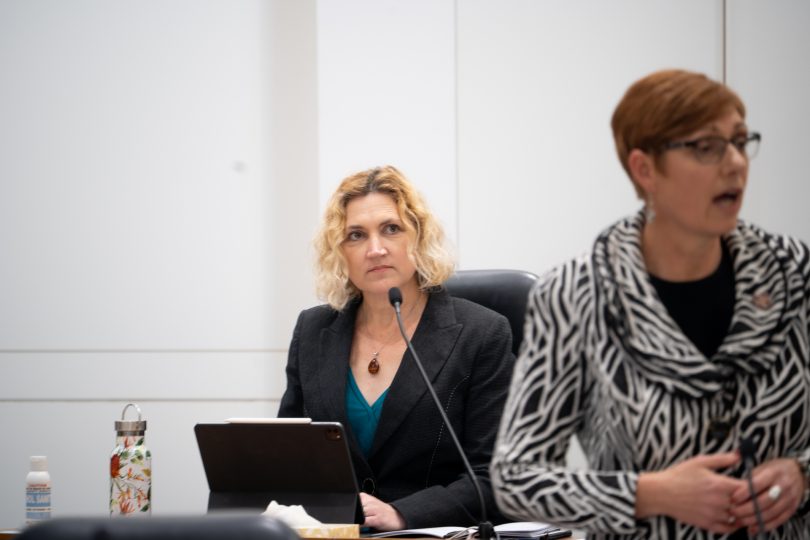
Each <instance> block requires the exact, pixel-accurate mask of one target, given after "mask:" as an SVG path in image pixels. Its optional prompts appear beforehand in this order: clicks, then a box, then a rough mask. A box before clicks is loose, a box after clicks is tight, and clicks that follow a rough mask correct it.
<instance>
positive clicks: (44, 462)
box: [31, 456, 48, 472]
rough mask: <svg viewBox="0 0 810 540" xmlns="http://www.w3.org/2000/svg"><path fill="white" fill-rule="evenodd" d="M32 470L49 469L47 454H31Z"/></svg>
mask: <svg viewBox="0 0 810 540" xmlns="http://www.w3.org/2000/svg"><path fill="white" fill-rule="evenodd" d="M31 470H32V471H36V472H41V471H47V470H48V457H47V456H31Z"/></svg>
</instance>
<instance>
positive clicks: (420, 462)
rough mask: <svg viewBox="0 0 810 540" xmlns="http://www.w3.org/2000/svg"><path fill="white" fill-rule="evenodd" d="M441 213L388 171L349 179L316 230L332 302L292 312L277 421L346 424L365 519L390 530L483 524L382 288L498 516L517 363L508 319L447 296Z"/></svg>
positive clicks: (323, 284) (321, 272) (321, 286)
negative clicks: (397, 305) (504, 419)
mask: <svg viewBox="0 0 810 540" xmlns="http://www.w3.org/2000/svg"><path fill="white" fill-rule="evenodd" d="M443 238H444V234H443V232H442V229H441V227H440V225H439V223H438V220H437V219H436V218H435V217H434V216H433V214H431V213H430V211H429V210H428V209H427V207H426V205H425V203H424V201H423V200H422V198H421V196H420V195H419V193H418V192H417V191H416V189H415V188H414V187H413V185H412V184H411V183H410V182H409V181H408V180H407V179H406V178H405V176H404V175H403V174H402V173H401V172H400V171H398V170H397V169H396V168H394V167H390V166H388V167H378V168H375V169H370V170H367V171H361V172H359V173H357V174H353V175H351V176H349V177H348V178H346V179H345V180H343V182H342V183H341V184H340V186H339V187H338V189H337V190H336V191H335V193H334V194H333V196H332V198H331V199H330V201H329V203H328V205H327V208H326V211H325V214H324V220H323V225H322V227H321V230H320V232H319V233H318V235H317V240H316V249H317V252H318V263H317V271H318V279H317V280H318V291H319V294H320V296H321V297H322V298H323V299H324V300H325V301H326V302H327V304H326V305H322V306H318V307H314V308H311V309H307V310H304V311H303V312H301V314H300V316H299V317H298V323H297V324H296V326H295V331H294V333H293V339H292V343H291V345H290V353H289V359H288V362H287V390H286V392H285V393H284V396H283V397H282V399H281V406H280V407H279V413H278V414H279V416H286V417H290V416H299V417H300V416H304V417H309V418H312V419H313V420H318V421H339V422H342V423H343V425H344V427H345V428H346V431H347V439H348V443H349V449H350V451H351V454H352V460H353V463H354V468H355V473H356V474H357V476H358V478H357V479H358V483H359V485H360V487H361V489H362V490H363V493H362V494H361V502H362V504H363V511H364V513H365V516H366V521H365V525H366V526H368V527H372V528H374V529H379V530H395V529H404V528H414V527H431V526H439V525H460V526H468V525H475V524H477V523H478V521H479V519H480V515H481V514H480V511H481V509H480V505H479V499H478V497H477V495H476V491H475V489H474V486H473V484H472V483H471V481H470V479H469V478H468V477H467V474H466V472H465V470H464V465H463V461H462V459H461V457H460V456H459V454H458V452H457V451H456V448H455V447H454V446H453V443H452V440H451V439H450V437H449V435H448V433H447V429H446V428H445V426H444V425H443V423H442V418H441V416H440V414H439V412H438V410H437V409H436V406H435V404H434V402H433V400H432V399H431V397H430V394H429V393H428V392H427V389H426V387H425V384H424V382H423V381H422V379H421V378H420V375H419V372H418V370H417V368H416V366H415V364H414V362H413V359H412V358H410V353H407V352H406V349H405V347H406V346H405V343H404V341H403V339H402V337H401V336H400V332H399V329H398V326H397V322H396V318H395V317H394V310H393V308H392V307H391V305H390V303H389V300H388V291H389V289H391V288H392V287H398V288H399V289H400V290H401V292H402V296H403V303H402V316H403V319H404V326H405V327H406V330H407V332H408V334H409V335H410V337H411V338H412V341H413V345H414V348H415V349H416V350H417V351H419V354H420V359H421V360H422V363H423V364H424V367H425V371H426V372H427V373H428V376H429V377H430V378H431V380H432V383H433V386H434V388H435V389H436V394H437V395H438V397H439V399H440V401H441V402H442V405H443V408H444V410H445V413H446V414H447V416H448V418H449V420H450V422H451V424H453V427H454V428H455V431H456V432H457V433H458V436H459V440H460V442H461V444H462V446H463V447H464V450H465V452H466V454H467V457H468V460H469V462H470V464H471V465H472V467H473V469H474V470H475V473H476V476H477V478H478V481H479V483H480V484H481V488H482V491H483V495H484V504H486V505H487V516H488V517H490V516H491V520H492V521H495V522H497V521H499V517H498V516H499V514H498V512H497V507H496V506H495V502H494V499H493V497H492V489H491V487H490V481H489V462H490V459H491V458H492V447H493V445H494V442H495V432H496V430H497V425H498V420H499V419H500V414H501V410H502V409H503V404H504V402H505V400H506V393H507V391H508V387H509V378H510V376H511V373H512V367H513V365H514V355H513V354H512V333H511V330H510V328H509V323H508V322H507V320H506V318H505V317H503V316H502V315H500V314H497V313H495V312H494V311H490V310H489V309H487V308H484V307H482V306H479V305H478V304H474V303H472V302H468V301H466V300H462V299H459V298H452V297H450V295H449V294H448V293H447V291H446V290H445V289H444V288H443V287H442V284H443V283H444V281H445V280H446V279H447V278H448V277H450V275H451V273H452V271H453V261H452V259H451V258H450V256H449V254H448V252H447V251H446V250H445V248H444V246H443Z"/></svg>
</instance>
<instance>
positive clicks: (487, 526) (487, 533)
mask: <svg viewBox="0 0 810 540" xmlns="http://www.w3.org/2000/svg"><path fill="white" fill-rule="evenodd" d="M388 300H389V302H391V305H392V306H394V314H395V315H396V317H397V324H398V325H399V332H400V333H401V334H402V338H403V339H404V340H405V343H406V344H407V345H408V349H409V350H410V351H411V355H412V356H413V360H414V363H415V364H416V367H417V368H418V369H419V373H420V374H421V375H422V379H423V380H424V381H425V386H427V389H428V392H430V396H431V397H432V398H433V402H434V403H435V404H436V409H437V410H438V411H439V414H440V415H441V417H442V421H443V422H444V425H445V426H447V432H448V433H449V434H450V437H451V438H452V439H453V444H454V445H455V447H456V450H457V451H458V454H459V456H461V461H462V462H463V463H464V468H465V469H466V471H467V475H468V476H469V477H470V480H471V481H472V483H473V486H474V487H475V493H476V494H477V495H478V504H479V505H480V506H481V521H480V523H479V524H478V538H479V539H480V540H495V538H496V536H495V528H494V527H493V526H492V523H490V522H489V521H487V507H486V504H485V503H484V493H483V491H481V485H480V484H479V483H478V479H477V478H476V477H475V473H474V472H473V469H472V466H471V465H470V462H469V460H468V459H467V455H466V454H465V453H464V449H463V448H462V447H461V443H460V442H459V441H458V437H457V436H456V432H455V430H454V429H453V426H452V425H451V424H450V419H449V418H447V414H446V413H445V412H444V408H443V407H442V403H441V401H439V397H438V396H437V395H436V391H435V390H434V389H433V385H432V384H431V383H430V379H429V378H428V376H427V373H426V372H425V368H424V367H423V366H422V361H421V360H419V355H418V354H416V349H414V348H413V345H412V344H411V340H410V339H408V333H407V332H406V331H405V325H404V323H403V322H402V313H401V309H400V308H401V306H402V293H401V292H400V290H399V289H398V288H397V287H392V288H391V289H389V290H388Z"/></svg>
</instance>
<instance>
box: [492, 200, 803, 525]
mask: <svg viewBox="0 0 810 540" xmlns="http://www.w3.org/2000/svg"><path fill="white" fill-rule="evenodd" d="M643 223H644V217H643V214H642V213H639V214H637V215H636V216H634V217H630V218H627V219H625V220H623V221H620V222H618V223H616V224H615V225H613V226H612V227H610V228H608V229H607V230H606V231H605V232H604V233H602V234H601V235H600V236H599V237H598V238H597V240H596V242H595V244H594V246H593V249H592V250H591V252H590V253H588V254H585V255H583V256H581V257H580V258H577V259H574V260H572V261H569V262H568V263H566V264H564V265H562V266H560V267H558V268H556V269H554V270H552V271H551V272H549V273H548V274H546V275H545V276H544V277H543V278H541V280H540V281H539V282H538V284H537V285H536V286H535V288H534V290H533V291H532V293H531V295H530V299H529V307H528V309H527V315H526V323H525V337H524V342H523V345H522V348H521V353H520V357H519V359H518V362H517V365H516V368H515V372H514V375H513V379H512V385H511V389H510V395H509V398H508V401H507V404H506V407H505V410H504V415H503V419H502V421H501V426H500V430H499V434H498V439H497V443H496V448H495V453H494V458H493V461H492V465H491V476H492V483H493V488H494V490H495V495H496V499H497V501H498V504H499V506H500V507H501V509H502V510H503V511H504V513H505V514H507V515H510V516H512V517H513V518H516V519H530V520H541V521H549V522H553V523H556V524H560V525H563V526H567V527H571V528H577V529H583V530H586V531H587V532H588V538H589V540H590V539H592V538H601V539H630V538H639V539H640V538H661V539H664V538H666V539H669V538H678V539H710V538H723V536H722V535H714V534H712V533H709V532H706V531H703V530H699V529H697V528H695V527H692V526H689V525H687V524H684V523H680V522H676V521H675V520H673V519H671V518H668V517H664V516H658V517H654V518H650V519H643V520H638V519H636V518H635V516H634V512H635V495H636V484H637V480H638V475H639V473H640V472H642V471H645V470H660V469H664V468H666V467H668V466H670V465H673V464H675V463H678V462H679V461H682V460H684V459H686V458H688V457H692V456H695V455H697V454H707V453H715V452H728V451H733V450H735V449H737V448H738V447H739V441H740V439H741V438H743V437H749V438H752V439H753V440H754V441H755V445H756V459H757V461H758V462H761V461H764V460H768V459H773V458H777V457H784V456H794V457H796V458H797V459H799V460H800V462H802V463H803V464H805V465H806V464H807V463H808V461H810V344H809V343H808V342H809V341H810V259H808V249H807V247H806V246H805V245H804V244H802V243H801V242H798V241H796V240H794V239H791V238H789V237H785V236H776V235H771V234H768V233H766V232H764V231H762V230H761V229H759V228H757V227H754V226H752V225H749V224H745V223H740V224H739V225H738V227H737V228H736V229H735V230H734V231H732V232H731V233H730V234H729V235H727V236H726V237H725V238H724V241H725V242H726V243H727V246H728V248H729V251H730V253H731V255H732V258H733V267H734V274H735V298H736V300H735V307H734V315H733V319H732V323H731V328H730V329H729V333H728V335H727V336H726V338H725V340H724V342H723V343H722V345H721V346H720V348H719V350H718V351H717V353H715V355H714V356H713V357H712V358H706V357H704V356H703V355H702V354H701V353H700V352H699V351H698V350H697V348H696V347H695V346H694V345H693V344H692V343H691V342H690V341H689V339H688V338H687V337H686V336H684V335H683V333H682V332H681V330H680V329H679V327H678V326H677V324H676V323H675V322H674V321H673V320H672V318H671V317H670V316H669V314H668V312H667V310H666V308H665V307H664V306H663V304H662V303H661V301H660V300H659V298H658V296H657V294H656V292H655V289H654V287H653V285H652V284H651V282H650V280H649V276H648V273H647V271H646V269H645V265H644V260H643V258H642V254H641V240H640V238H641V229H642V227H643ZM716 419H725V421H726V422H727V428H728V430H727V434H726V435H725V436H721V437H716V436H712V434H711V433H710V430H709V425H710V424H711V422H712V421H713V420H716ZM573 434H576V435H577V436H578V438H579V440H580V442H581V444H582V447H583V450H584V452H585V455H586V456H587V458H588V461H589V466H590V468H589V469H588V470H579V471H574V470H568V469H566V467H565V455H566V451H567V448H568V443H569V439H570V437H571V435H573ZM725 472H727V473H728V474H731V475H734V476H740V475H741V474H742V466H740V468H739V469H738V470H728V471H725ZM806 506H807V505H805V507H804V508H801V509H800V510H799V512H797V514H796V515H795V516H793V518H791V519H790V520H789V521H788V522H787V523H785V524H784V525H783V526H782V527H780V528H779V529H778V530H777V531H772V532H771V533H770V535H769V536H768V538H795V539H799V538H802V539H804V538H810V519H808V518H807V517H806V514H805V510H806Z"/></svg>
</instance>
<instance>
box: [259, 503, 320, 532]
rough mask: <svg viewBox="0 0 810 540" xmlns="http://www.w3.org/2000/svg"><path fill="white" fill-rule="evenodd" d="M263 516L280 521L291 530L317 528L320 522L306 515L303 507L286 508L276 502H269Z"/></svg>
mask: <svg viewBox="0 0 810 540" xmlns="http://www.w3.org/2000/svg"><path fill="white" fill-rule="evenodd" d="M263 514H264V515H265V516H270V517H274V518H276V519H280V520H281V521H283V522H284V523H286V524H287V525H289V526H290V527H292V528H293V529H294V528H296V527H317V526H318V525H321V522H320V521H318V520H317V519H315V518H314V517H312V516H310V515H309V514H307V511H306V510H304V507H303V506H301V505H294V506H286V505H284V504H278V503H277V502H276V501H270V504H268V505H267V510H265V511H264V512H263Z"/></svg>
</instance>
